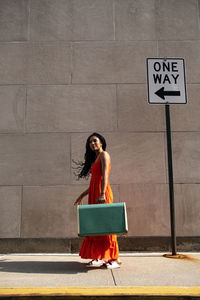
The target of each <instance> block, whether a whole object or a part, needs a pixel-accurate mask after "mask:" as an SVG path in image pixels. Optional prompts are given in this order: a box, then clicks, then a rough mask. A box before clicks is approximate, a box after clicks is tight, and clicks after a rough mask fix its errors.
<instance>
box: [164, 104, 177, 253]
mask: <svg viewBox="0 0 200 300" xmlns="http://www.w3.org/2000/svg"><path fill="white" fill-rule="evenodd" d="M165 115H166V130H167V153H168V176H169V196H170V219H171V246H172V255H176V232H175V207H174V181H173V164H172V143H171V126H170V106H169V104H166V105H165Z"/></svg>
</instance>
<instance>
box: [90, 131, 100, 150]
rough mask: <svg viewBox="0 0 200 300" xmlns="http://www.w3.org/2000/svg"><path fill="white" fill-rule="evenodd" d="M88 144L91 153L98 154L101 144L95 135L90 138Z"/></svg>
mask: <svg viewBox="0 0 200 300" xmlns="http://www.w3.org/2000/svg"><path fill="white" fill-rule="evenodd" d="M89 143H90V149H91V150H92V151H95V152H96V151H97V152H98V151H99V150H101V149H102V143H101V141H100V139H99V138H98V137H97V136H95V135H94V136H92V137H91V138H90V141H89Z"/></svg>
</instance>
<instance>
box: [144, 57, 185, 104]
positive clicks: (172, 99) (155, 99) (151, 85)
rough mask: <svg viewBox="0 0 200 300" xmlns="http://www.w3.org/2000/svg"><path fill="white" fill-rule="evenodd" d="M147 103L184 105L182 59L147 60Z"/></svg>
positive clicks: (183, 68)
mask: <svg viewBox="0 0 200 300" xmlns="http://www.w3.org/2000/svg"><path fill="white" fill-rule="evenodd" d="M147 81H148V102H149V103H150V104H186V103H187V95H186V84H185V64H184V59H183V58H147Z"/></svg>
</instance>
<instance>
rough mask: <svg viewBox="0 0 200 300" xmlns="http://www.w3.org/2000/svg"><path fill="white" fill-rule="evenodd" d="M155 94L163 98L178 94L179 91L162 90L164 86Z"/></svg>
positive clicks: (179, 93)
mask: <svg viewBox="0 0 200 300" xmlns="http://www.w3.org/2000/svg"><path fill="white" fill-rule="evenodd" d="M155 94H156V95H157V96H158V97H160V98H161V99H163V100H165V96H180V95H181V92H180V91H164V86H163V87H162V88H161V89H159V90H158V91H157V92H155Z"/></svg>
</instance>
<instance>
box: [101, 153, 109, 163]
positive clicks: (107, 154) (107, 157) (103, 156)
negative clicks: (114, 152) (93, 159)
mask: <svg viewBox="0 0 200 300" xmlns="http://www.w3.org/2000/svg"><path fill="white" fill-rule="evenodd" d="M100 159H101V160H109V161H110V154H109V153H108V152H107V151H102V152H101V153H100Z"/></svg>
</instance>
